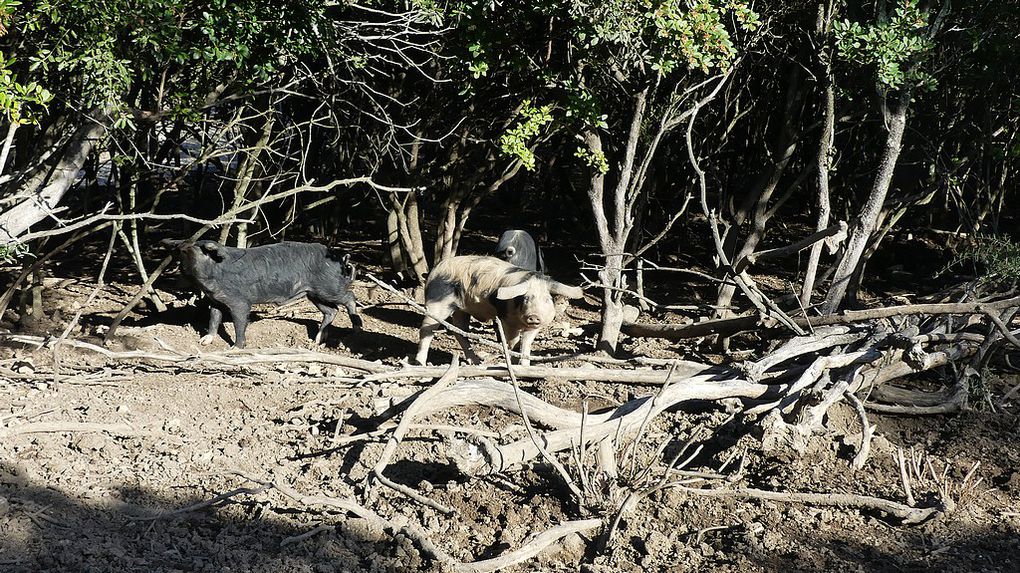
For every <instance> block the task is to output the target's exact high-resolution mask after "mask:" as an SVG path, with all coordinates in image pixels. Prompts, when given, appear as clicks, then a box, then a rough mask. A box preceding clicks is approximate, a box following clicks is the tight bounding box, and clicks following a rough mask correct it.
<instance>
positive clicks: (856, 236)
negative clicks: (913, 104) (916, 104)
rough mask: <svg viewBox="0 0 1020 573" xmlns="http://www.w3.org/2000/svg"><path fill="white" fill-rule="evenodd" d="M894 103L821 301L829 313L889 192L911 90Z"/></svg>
mask: <svg viewBox="0 0 1020 573" xmlns="http://www.w3.org/2000/svg"><path fill="white" fill-rule="evenodd" d="M897 99H898V101H897V104H896V106H895V107H894V108H893V109H892V110H891V111H889V112H887V114H886V124H887V125H888V130H889V131H888V134H887V136H886V140H885V149H884V150H883V151H882V159H881V161H880V162H879V165H878V172H877V173H876V174H875V180H874V183H873V184H872V187H871V192H870V193H869V194H868V199H867V201H866V202H865V204H864V207H863V208H862V209H861V212H860V214H859V215H858V216H857V218H856V219H854V221H853V223H852V224H851V226H850V230H849V233H848V235H847V236H848V238H847V245H846V249H845V250H844V252H843V257H842V258H841V259H840V260H839V263H838V264H837V265H836V270H835V272H834V273H833V276H832V284H831V286H830V287H829V292H828V294H827V295H826V296H825V302H824V303H822V308H821V310H822V313H823V314H826V315H828V314H832V313H834V312H836V310H837V309H838V308H839V306H840V304H841V303H842V302H843V297H844V295H845V294H846V292H847V288H848V287H849V286H850V280H851V278H852V277H853V273H854V270H855V269H856V268H857V265H858V264H859V263H860V261H861V256H862V255H863V254H864V250H865V249H866V248H867V246H868V242H869V240H870V239H871V235H872V233H873V232H874V231H875V230H876V225H877V223H878V217H879V215H880V214H881V213H882V207H883V206H884V204H885V196H886V194H887V193H888V192H889V184H890V182H891V181H892V176H893V171H894V170H895V169H896V161H897V159H898V158H899V155H900V146H901V144H902V142H903V131H904V128H905V127H906V125H907V108H908V106H909V105H910V90H909V89H904V90H903V91H902V92H901V93H900V96H899V98H897Z"/></svg>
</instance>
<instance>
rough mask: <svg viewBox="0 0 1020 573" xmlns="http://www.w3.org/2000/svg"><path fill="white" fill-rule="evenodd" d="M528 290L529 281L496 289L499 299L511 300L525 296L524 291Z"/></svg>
mask: <svg viewBox="0 0 1020 573" xmlns="http://www.w3.org/2000/svg"><path fill="white" fill-rule="evenodd" d="M526 292H528V281H524V282H522V283H520V284H516V285H514V286H505V287H500V288H499V289H498V290H497V291H496V298H497V299H499V300H510V299H514V298H517V297H519V296H524V293H526Z"/></svg>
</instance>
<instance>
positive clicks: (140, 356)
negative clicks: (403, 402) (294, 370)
mask: <svg viewBox="0 0 1020 573" xmlns="http://www.w3.org/2000/svg"><path fill="white" fill-rule="evenodd" d="M0 340H8V341H11V342H17V343H20V344H27V345H30V346H35V347H37V348H44V347H48V346H49V345H51V344H53V343H54V342H55V341H54V339H52V338H49V337H42V336H29V335H23V334H0ZM62 344H63V345H65V346H72V347H74V348H80V349H82V350H88V351H91V352H95V353H98V354H102V355H103V356H105V357H107V358H110V359H113V360H152V361H156V362H173V363H192V364H205V363H211V364H224V365H228V366H244V365H246V364H275V363H283V362H300V363H304V362H314V363H319V364H331V365H335V366H343V367H345V368H352V369H355V370H361V371H363V372H370V373H372V372H386V371H388V370H391V369H392V367H390V366H385V365H383V364H380V363H378V362H369V361H368V360H359V359H357V358H346V357H344V356H339V355H336V354H327V353H325V352H314V351H310V350H295V349H291V348H262V349H259V350H227V351H223V352H199V353H198V354H186V353H184V352H180V351H177V350H173V349H170V350H171V352H169V353H159V352H148V351H145V350H129V351H123V352H117V351H114V350H109V349H107V348H104V347H102V346H99V345H96V344H91V343H88V342H82V341H80V340H66V341H64V342H63V343H62ZM164 348H167V347H166V346H165V345H164Z"/></svg>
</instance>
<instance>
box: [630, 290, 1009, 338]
mask: <svg viewBox="0 0 1020 573" xmlns="http://www.w3.org/2000/svg"><path fill="white" fill-rule="evenodd" d="M1017 306H1020V297H1012V298H1008V299H1003V300H999V301H995V302H975V303H963V302H960V303H930V304H906V305H899V306H889V307H884V308H873V309H867V310H845V311H842V312H840V313H838V314H833V315H829V316H818V317H810V318H808V317H803V316H801V317H794V318H793V321H794V322H796V323H797V325H798V326H800V327H803V328H818V327H820V326H831V325H835V324H853V323H856V322H862V321H866V320H877V319H880V318H890V317H893V316H910V315H919V314H930V315H937V314H988V313H990V312H994V311H1001V310H1005V309H1007V308H1014V307H1017ZM761 321H762V317H761V316H760V315H758V314H751V315H743V316H737V317H733V318H722V319H717V320H706V321H702V322H696V323H693V324H654V323H641V322H631V323H624V325H623V327H622V329H621V332H623V333H624V334H627V335H628V336H639V337H645V338H665V339H667V340H682V339H685V338H697V337H700V336H710V335H715V334H722V335H726V336H731V335H733V334H737V333H739V332H743V331H747V330H753V329H755V327H757V326H758V325H759V324H760V323H761Z"/></svg>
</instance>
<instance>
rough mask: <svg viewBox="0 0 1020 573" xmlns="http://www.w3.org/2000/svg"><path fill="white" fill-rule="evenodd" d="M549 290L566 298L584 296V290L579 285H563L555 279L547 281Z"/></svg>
mask: <svg viewBox="0 0 1020 573" xmlns="http://www.w3.org/2000/svg"><path fill="white" fill-rule="evenodd" d="M549 292H551V293H553V294H558V295H560V296H565V297H567V298H581V297H583V296H584V291H582V290H581V287H576V286H570V285H565V284H563V283H560V282H556V281H549Z"/></svg>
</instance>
